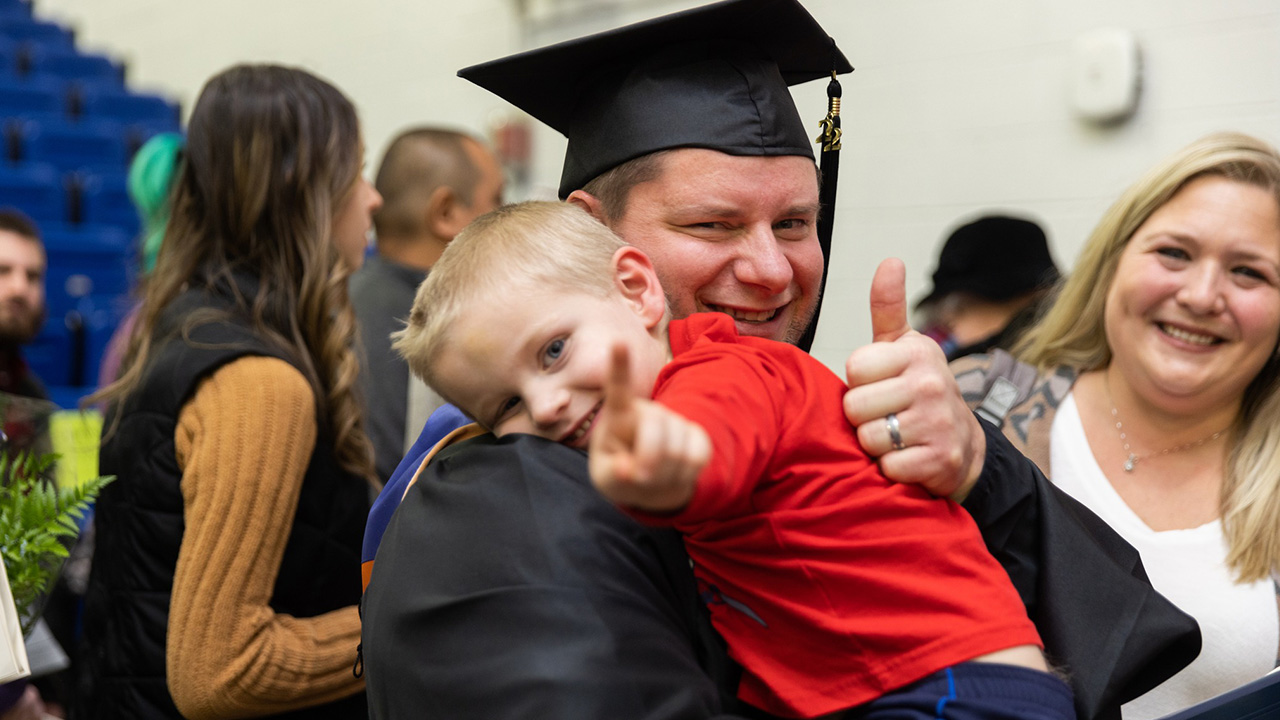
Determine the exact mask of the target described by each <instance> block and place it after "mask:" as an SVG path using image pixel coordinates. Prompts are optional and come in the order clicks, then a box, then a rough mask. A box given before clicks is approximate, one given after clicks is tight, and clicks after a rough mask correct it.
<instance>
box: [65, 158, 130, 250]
mask: <svg viewBox="0 0 1280 720" xmlns="http://www.w3.org/2000/svg"><path fill="white" fill-rule="evenodd" d="M128 185H129V183H128V174H127V173H126V172H124V171H123V170H122V171H120V172H106V171H103V172H80V173H77V174H76V177H75V180H74V189H75V197H76V198H77V200H76V201H77V202H78V203H79V208H78V214H79V216H80V219H81V220H82V221H83V222H87V223H92V224H95V225H114V226H116V227H118V228H120V229H121V230H124V231H125V232H126V233H128V234H129V235H130V236H136V235H137V234H138V232H139V228H140V224H139V223H140V221H139V219H138V210H137V208H135V207H134V205H133V201H132V200H130V199H129V187H128Z"/></svg>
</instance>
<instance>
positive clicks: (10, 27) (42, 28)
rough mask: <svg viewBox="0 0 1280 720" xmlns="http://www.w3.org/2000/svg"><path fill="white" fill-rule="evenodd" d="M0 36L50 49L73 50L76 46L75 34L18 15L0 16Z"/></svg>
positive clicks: (52, 24) (58, 26) (54, 24)
mask: <svg viewBox="0 0 1280 720" xmlns="http://www.w3.org/2000/svg"><path fill="white" fill-rule="evenodd" d="M0 35H3V36H4V37H7V38H10V39H12V40H16V41H19V42H22V41H26V42H30V43H34V44H39V45H44V46H50V47H64V48H74V47H75V44H76V40H75V38H76V36H75V33H73V32H71V31H70V30H68V29H67V28H64V27H62V26H61V25H59V24H57V23H53V22H45V21H44V20H36V19H34V18H30V17H27V18H24V17H21V16H18V15H13V16H3V15H0Z"/></svg>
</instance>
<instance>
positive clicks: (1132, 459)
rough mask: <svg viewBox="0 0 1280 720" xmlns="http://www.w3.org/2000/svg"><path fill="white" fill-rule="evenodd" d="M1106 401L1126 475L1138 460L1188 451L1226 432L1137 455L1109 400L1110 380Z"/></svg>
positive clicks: (1113, 404)
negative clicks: (1108, 405)
mask: <svg viewBox="0 0 1280 720" xmlns="http://www.w3.org/2000/svg"><path fill="white" fill-rule="evenodd" d="M1107 400H1109V401H1110V402H1111V419H1112V420H1115V421H1116V432H1117V433H1119V434H1120V444H1121V445H1123V446H1124V452H1125V455H1127V456H1128V457H1126V458H1125V461H1124V471H1125V472H1127V473H1131V472H1133V469H1134V468H1135V467H1137V466H1138V461H1139V460H1146V459H1147V458H1153V457H1160V456H1161V455H1168V454H1169V453H1176V452H1182V451H1183V450H1190V449H1191V448H1194V447H1200V446H1201V445H1204V444H1205V443H1207V442H1212V441H1214V440H1217V439H1218V438H1220V437H1222V434H1223V433H1225V432H1226V431H1227V430H1226V428H1223V429H1222V430H1219V431H1218V432H1215V433H1213V434H1212V435H1207V436H1205V437H1202V438H1200V439H1199V440H1196V441H1195V442H1189V443H1182V444H1181V445H1174V446H1173V447H1170V448H1165V449H1164V450H1161V451H1160V452H1154V453H1146V454H1145V455H1138V454H1137V453H1135V452H1133V450H1131V449H1130V448H1129V436H1128V435H1126V434H1125V432H1124V423H1122V422H1120V413H1118V412H1116V402H1115V400H1112V399H1111V381H1110V380H1108V381H1107Z"/></svg>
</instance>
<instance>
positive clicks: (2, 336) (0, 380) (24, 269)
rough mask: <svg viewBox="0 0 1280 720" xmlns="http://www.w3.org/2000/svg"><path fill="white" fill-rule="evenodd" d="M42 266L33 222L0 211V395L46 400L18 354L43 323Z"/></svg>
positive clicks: (39, 247) (38, 381)
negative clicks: (8, 394)
mask: <svg viewBox="0 0 1280 720" xmlns="http://www.w3.org/2000/svg"><path fill="white" fill-rule="evenodd" d="M47 264H48V263H47V260H46V258H45V254H44V244H43V243H41V242H40V233H39V231H38V230H36V226H35V224H34V223H32V222H31V220H30V219H28V218H27V216H25V215H23V214H22V213H20V212H17V211H15V210H0V392H6V393H11V394H13V395H21V396H23V397H36V398H44V397H47V396H48V393H46V392H45V389H44V385H43V384H42V383H41V382H40V379H39V378H38V377H36V375H35V373H33V372H31V368H30V367H28V366H27V363H26V360H24V359H23V357H22V350H21V347H22V346H23V345H25V344H27V343H29V342H31V340H32V338H34V337H35V336H36V333H38V332H40V328H41V326H43V325H44V317H45V306H44V273H45V268H46V267H47Z"/></svg>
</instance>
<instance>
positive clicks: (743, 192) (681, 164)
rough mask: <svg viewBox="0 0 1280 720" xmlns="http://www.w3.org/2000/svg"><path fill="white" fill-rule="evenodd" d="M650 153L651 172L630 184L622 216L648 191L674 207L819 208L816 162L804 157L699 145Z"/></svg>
mask: <svg viewBox="0 0 1280 720" xmlns="http://www.w3.org/2000/svg"><path fill="white" fill-rule="evenodd" d="M654 157H655V161H656V163H655V167H654V172H653V176H652V177H651V178H649V179H648V180H645V181H644V182H641V183H638V184H637V185H635V186H634V187H633V188H631V191H630V192H629V193H628V194H627V197H626V200H625V201H624V205H623V216H624V217H625V216H626V214H627V212H628V211H629V210H630V209H631V207H632V205H633V204H634V203H636V202H643V201H644V198H646V197H651V196H652V197H660V198H661V199H662V204H663V209H665V210H668V211H673V212H684V211H689V212H705V213H719V214H732V213H737V212H740V211H742V210H747V209H750V210H763V209H766V208H767V209H769V210H771V211H774V212H780V213H784V214H786V213H806V212H814V213H816V212H817V210H818V207H819V202H818V171H817V166H816V164H814V162H813V161H812V160H810V159H809V158H806V157H802V156H784V157H763V156H754V155H747V156H738V155H731V154H728V153H723V152H720V151H717V150H706V149H703V148H677V149H673V150H664V151H662V152H660V153H657V154H655V156H654ZM638 189H640V192H636V191H637V190H638Z"/></svg>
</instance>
